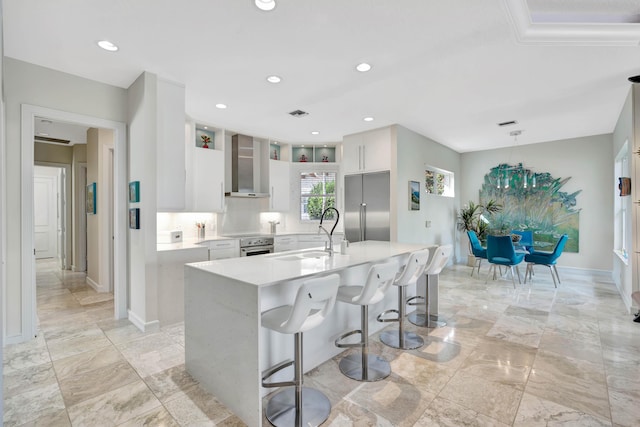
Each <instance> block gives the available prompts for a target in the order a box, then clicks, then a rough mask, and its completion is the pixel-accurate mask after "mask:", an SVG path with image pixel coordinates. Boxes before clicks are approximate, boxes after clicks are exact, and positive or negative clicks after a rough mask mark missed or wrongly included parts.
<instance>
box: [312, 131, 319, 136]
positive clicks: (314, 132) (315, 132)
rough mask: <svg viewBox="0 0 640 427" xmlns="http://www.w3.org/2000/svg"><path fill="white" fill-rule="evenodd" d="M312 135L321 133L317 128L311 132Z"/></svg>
mask: <svg viewBox="0 0 640 427" xmlns="http://www.w3.org/2000/svg"><path fill="white" fill-rule="evenodd" d="M311 135H320V132H318V131H317V130H314V131H313V132H311Z"/></svg>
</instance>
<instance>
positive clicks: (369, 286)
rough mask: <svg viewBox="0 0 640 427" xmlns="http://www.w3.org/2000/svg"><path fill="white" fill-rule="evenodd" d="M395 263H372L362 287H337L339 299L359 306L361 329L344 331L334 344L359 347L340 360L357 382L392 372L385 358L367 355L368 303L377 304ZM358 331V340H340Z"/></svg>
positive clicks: (391, 278)
mask: <svg viewBox="0 0 640 427" xmlns="http://www.w3.org/2000/svg"><path fill="white" fill-rule="evenodd" d="M397 272H398V264H397V263H396V262H394V261H390V262H385V263H382V264H375V265H372V266H371V268H370V269H369V274H368V275H367V281H366V282H365V284H364V286H340V287H339V288H338V297H337V298H338V301H341V302H345V303H347V304H353V305H359V306H360V329H356V330H353V331H350V332H347V333H345V334H343V335H342V336H340V337H339V338H337V339H336V341H335V344H336V347H339V348H351V347H360V348H362V351H361V352H360V354H357V353H352V354H350V355H348V356H345V357H343V358H342V360H340V364H339V367H340V371H341V372H342V373H343V374H344V375H346V376H347V377H349V378H351V379H354V380H356V381H378V380H381V379H383V378H386V377H388V376H389V374H390V373H391V365H389V362H388V361H387V360H385V359H384V358H382V357H380V356H378V355H376V354H369V305H370V304H376V303H378V302H380V301H382V299H383V298H384V295H385V293H386V291H387V289H388V288H389V286H390V285H391V283H393V281H394V279H395V277H396V273H397ZM355 334H360V342H358V343H352V344H351V343H350V344H345V343H342V342H341V341H342V340H344V339H345V338H347V337H350V336H351V335H355Z"/></svg>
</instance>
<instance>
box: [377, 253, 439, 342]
mask: <svg viewBox="0 0 640 427" xmlns="http://www.w3.org/2000/svg"><path fill="white" fill-rule="evenodd" d="M428 260H429V249H422V250H420V251H416V252H413V253H411V255H409V261H407V265H405V267H404V270H402V273H400V276H399V277H398V278H397V279H396V281H395V282H394V283H393V284H394V285H395V286H397V287H398V309H397V310H386V311H383V312H382V313H380V314H379V315H378V322H398V330H397V331H384V332H382V333H381V334H380V341H382V342H383V343H384V344H386V345H388V346H389V347H393V348H400V349H402V350H411V349H414V348H419V347H422V346H423V345H424V340H423V339H422V337H420V336H419V335H417V334H415V333H413V332H406V331H405V330H404V318H405V316H406V307H405V303H406V301H405V300H406V297H405V295H406V288H407V286H409V285H413V284H415V283H416V281H417V280H418V277H420V275H421V274H422V273H423V272H424V269H425V267H426V266H427V261H428ZM389 313H396V314H397V315H398V317H397V318H396V319H393V318H392V319H388V318H385V317H384V316H386V315H387V314H389Z"/></svg>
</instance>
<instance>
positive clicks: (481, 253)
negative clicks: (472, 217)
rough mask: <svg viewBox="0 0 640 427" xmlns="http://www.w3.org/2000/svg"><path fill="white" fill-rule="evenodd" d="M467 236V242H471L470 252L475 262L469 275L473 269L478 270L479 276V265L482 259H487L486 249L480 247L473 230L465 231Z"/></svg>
mask: <svg viewBox="0 0 640 427" xmlns="http://www.w3.org/2000/svg"><path fill="white" fill-rule="evenodd" d="M467 236H468V237H469V243H470V244H471V253H472V254H473V256H475V257H476V262H475V264H474V265H473V268H472V269H471V276H473V270H475V269H477V270H478V276H480V265H481V264H482V260H483V259H487V249H486V248H483V247H482V244H481V243H480V240H479V239H478V235H477V234H476V232H475V231H473V230H469V231H467Z"/></svg>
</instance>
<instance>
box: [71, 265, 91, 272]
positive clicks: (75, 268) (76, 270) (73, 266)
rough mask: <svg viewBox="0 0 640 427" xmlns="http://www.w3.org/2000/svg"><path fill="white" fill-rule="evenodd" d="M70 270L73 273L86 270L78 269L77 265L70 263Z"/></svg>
mask: <svg viewBox="0 0 640 427" xmlns="http://www.w3.org/2000/svg"><path fill="white" fill-rule="evenodd" d="M71 271H73V272H74V273H84V272H85V271H87V270H80V268H79V267H78V266H77V265H73V264H71Z"/></svg>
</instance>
